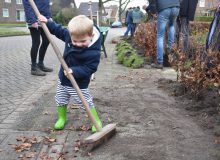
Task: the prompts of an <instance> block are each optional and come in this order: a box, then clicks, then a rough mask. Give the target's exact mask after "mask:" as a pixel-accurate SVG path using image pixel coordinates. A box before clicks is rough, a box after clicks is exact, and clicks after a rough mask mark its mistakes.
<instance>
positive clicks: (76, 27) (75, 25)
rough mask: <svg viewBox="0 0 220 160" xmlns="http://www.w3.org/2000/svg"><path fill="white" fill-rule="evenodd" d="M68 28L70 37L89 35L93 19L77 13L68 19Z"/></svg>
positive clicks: (91, 31)
mask: <svg viewBox="0 0 220 160" xmlns="http://www.w3.org/2000/svg"><path fill="white" fill-rule="evenodd" d="M68 29H69V32H70V36H71V37H75V38H81V37H82V36H86V35H89V36H91V35H92V33H93V21H92V20H90V19H89V18H88V17H86V16H85V15H78V16H76V17H73V18H72V19H71V20H70V22H69V24H68Z"/></svg>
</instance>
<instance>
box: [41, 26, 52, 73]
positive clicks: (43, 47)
mask: <svg viewBox="0 0 220 160" xmlns="http://www.w3.org/2000/svg"><path fill="white" fill-rule="evenodd" d="M39 30H40V34H41V38H42V43H41V46H40V50H39V61H38V66H39V68H40V69H41V70H42V71H44V72H52V71H53V69H52V68H48V67H46V66H45V65H44V57H45V54H46V51H47V48H48V46H49V43H50V42H49V40H48V38H47V36H46V34H45V33H44V31H43V29H42V28H39Z"/></svg>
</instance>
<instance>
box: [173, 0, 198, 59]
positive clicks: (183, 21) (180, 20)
mask: <svg viewBox="0 0 220 160" xmlns="http://www.w3.org/2000/svg"><path fill="white" fill-rule="evenodd" d="M197 3H198V0H181V2H180V12H179V16H178V17H177V21H176V22H177V23H176V42H177V45H178V46H179V43H181V44H180V46H181V49H182V52H184V53H185V54H187V55H188V54H189V21H193V20H194V16H195V12H196V6H197ZM189 56H190V55H188V57H189Z"/></svg>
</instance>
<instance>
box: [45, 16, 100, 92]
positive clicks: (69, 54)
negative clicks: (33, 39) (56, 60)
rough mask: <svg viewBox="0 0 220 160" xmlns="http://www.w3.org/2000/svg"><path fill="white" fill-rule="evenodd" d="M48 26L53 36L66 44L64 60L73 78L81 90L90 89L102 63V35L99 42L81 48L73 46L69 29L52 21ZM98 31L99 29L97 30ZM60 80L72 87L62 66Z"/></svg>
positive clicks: (49, 21) (64, 84)
mask: <svg viewBox="0 0 220 160" xmlns="http://www.w3.org/2000/svg"><path fill="white" fill-rule="evenodd" d="M47 26H48V29H49V30H50V32H51V33H52V34H54V35H55V36H56V37H57V38H59V39H61V40H62V41H64V42H65V49H64V54H63V58H64V60H65V62H66V64H67V65H68V67H69V68H71V69H72V71H73V76H74V78H75V80H76V82H77V84H78V86H79V88H80V89H85V88H88V85H89V82H90V78H91V75H92V74H93V73H94V72H96V70H97V68H98V65H99V62H100V57H101V34H100V36H99V38H98V40H97V41H96V42H95V43H94V44H92V45H91V46H90V47H88V48H79V47H75V46H73V44H72V41H71V38H70V33H69V31H68V29H66V28H64V27H62V26H61V25H59V24H56V23H55V22H53V21H51V20H48V22H47ZM96 28H97V27H96ZM97 30H99V29H98V28H97ZM59 79H60V82H61V85H63V86H70V87H72V84H71V82H70V80H69V79H68V78H67V77H66V76H65V75H64V70H63V67H62V66H61V67H60V71H59Z"/></svg>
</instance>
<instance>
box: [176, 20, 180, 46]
mask: <svg viewBox="0 0 220 160" xmlns="http://www.w3.org/2000/svg"><path fill="white" fill-rule="evenodd" d="M180 31H181V24H180V17H179V16H178V17H177V18H176V23H175V43H176V44H177V46H178V47H179V40H180Z"/></svg>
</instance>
